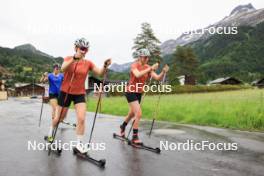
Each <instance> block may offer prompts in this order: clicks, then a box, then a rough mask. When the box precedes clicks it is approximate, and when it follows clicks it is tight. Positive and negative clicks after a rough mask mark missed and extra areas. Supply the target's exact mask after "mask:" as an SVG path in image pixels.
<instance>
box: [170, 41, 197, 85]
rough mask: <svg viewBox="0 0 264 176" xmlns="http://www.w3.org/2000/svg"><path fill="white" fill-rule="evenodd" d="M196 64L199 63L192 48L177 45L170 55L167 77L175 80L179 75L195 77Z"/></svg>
mask: <svg viewBox="0 0 264 176" xmlns="http://www.w3.org/2000/svg"><path fill="white" fill-rule="evenodd" d="M198 66H199V63H198V60H197V57H196V55H195V53H194V51H193V49H192V48H191V47H182V46H178V47H177V49H176V51H175V52H174V53H173V55H172V63H171V69H170V73H169V79H170V80H171V81H172V80H175V79H176V77H177V76H180V75H185V76H189V77H195V76H197V74H198Z"/></svg>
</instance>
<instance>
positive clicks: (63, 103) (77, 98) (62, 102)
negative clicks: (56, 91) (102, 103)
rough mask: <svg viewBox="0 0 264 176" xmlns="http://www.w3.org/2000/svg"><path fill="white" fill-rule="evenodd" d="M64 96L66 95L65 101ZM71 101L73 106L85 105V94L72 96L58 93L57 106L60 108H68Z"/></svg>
mask: <svg viewBox="0 0 264 176" xmlns="http://www.w3.org/2000/svg"><path fill="white" fill-rule="evenodd" d="M66 95H67V99H66V100H65V97H66ZM72 101H73V103H74V104H78V103H85V102H86V101H85V94H80V95H73V94H66V93H65V92H60V95H59V98H58V104H59V105H60V106H61V107H69V106H70V105H71V102H72Z"/></svg>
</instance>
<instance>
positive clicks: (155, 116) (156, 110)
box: [149, 73, 166, 137]
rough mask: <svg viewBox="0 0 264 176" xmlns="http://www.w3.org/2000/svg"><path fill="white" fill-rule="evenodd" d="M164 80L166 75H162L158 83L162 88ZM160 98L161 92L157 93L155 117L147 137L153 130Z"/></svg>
mask: <svg viewBox="0 0 264 176" xmlns="http://www.w3.org/2000/svg"><path fill="white" fill-rule="evenodd" d="M165 79H166V73H165V74H164V76H163V79H162V81H161V83H160V85H161V86H163V84H164V82H165ZM160 97H161V92H159V97H158V101H157V105H156V110H155V115H154V118H153V120H152V123H151V127H150V131H149V137H150V136H151V132H152V129H153V126H154V123H155V119H156V118H157V115H158V110H159V103H160Z"/></svg>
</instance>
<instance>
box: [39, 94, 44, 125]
mask: <svg viewBox="0 0 264 176" xmlns="http://www.w3.org/2000/svg"><path fill="white" fill-rule="evenodd" d="M44 94H45V92H44V93H43V95H42V103H41V109H40V115H39V127H40V123H41V117H42V111H43V104H44Z"/></svg>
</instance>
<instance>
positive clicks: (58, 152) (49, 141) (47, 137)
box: [44, 136, 62, 155]
mask: <svg viewBox="0 0 264 176" xmlns="http://www.w3.org/2000/svg"><path fill="white" fill-rule="evenodd" d="M44 140H45V141H46V142H48V143H49V144H52V143H53V140H54V139H53V137H52V136H44ZM50 151H53V152H56V153H57V154H58V155H60V154H61V152H62V149H61V148H57V149H56V150H52V149H51V146H50V145H49V152H50Z"/></svg>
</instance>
